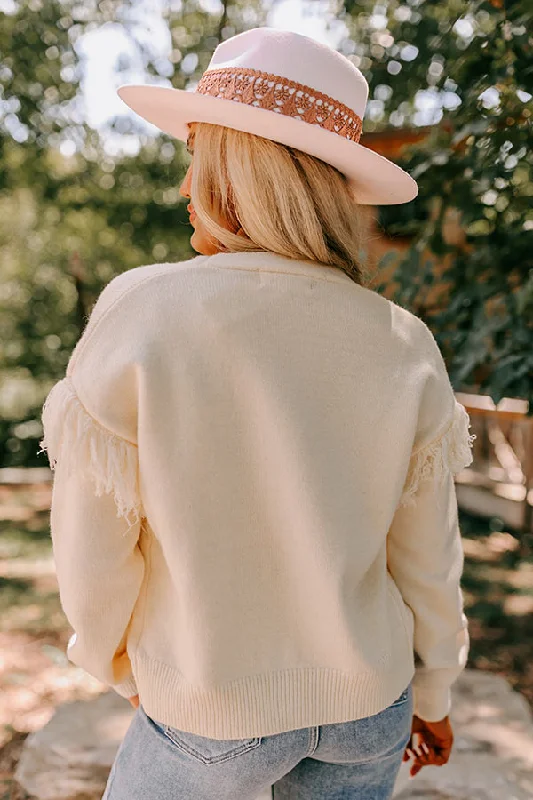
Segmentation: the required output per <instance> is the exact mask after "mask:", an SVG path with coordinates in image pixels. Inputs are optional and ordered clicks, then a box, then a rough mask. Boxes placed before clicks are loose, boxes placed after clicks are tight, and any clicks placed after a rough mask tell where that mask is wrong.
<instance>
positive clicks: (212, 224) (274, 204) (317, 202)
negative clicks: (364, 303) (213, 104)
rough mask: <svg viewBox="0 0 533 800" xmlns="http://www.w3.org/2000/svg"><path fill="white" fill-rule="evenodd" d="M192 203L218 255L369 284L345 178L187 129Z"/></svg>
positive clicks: (265, 142) (259, 144)
mask: <svg viewBox="0 0 533 800" xmlns="http://www.w3.org/2000/svg"><path fill="white" fill-rule="evenodd" d="M190 128H191V134H190V137H189V144H190V145H191V146H193V147H194V163H193V170H192V178H191V190H190V191H191V198H192V202H193V205H194V209H195V211H196V214H197V215H198V217H199V219H200V220H201V222H202V223H203V225H204V227H205V229H206V230H207V232H208V233H209V234H210V236H211V237H212V238H213V239H215V240H216V241H217V242H218V243H219V245H220V246H221V249H222V250H224V251H228V252H238V251H241V252H242V251H247V250H256V251H257V250H261V251H269V252H273V253H277V254H279V255H282V256H286V257H288V258H294V259H298V260H304V261H315V262H320V263H322V264H327V265H329V266H333V267H338V268H339V269H342V270H343V271H344V272H345V273H346V274H347V275H348V276H349V277H350V278H352V280H353V281H355V282H356V283H358V284H362V285H366V284H367V283H368V282H369V280H370V276H369V274H368V273H366V271H365V268H364V265H363V259H362V244H363V242H362V229H363V226H362V214H361V211H360V208H359V207H358V206H357V204H356V202H355V200H354V197H353V194H352V191H351V189H350V187H349V185H348V181H347V178H346V176H345V175H343V174H342V173H341V172H339V170H337V169H336V168H335V167H333V166H331V165H330V164H326V163H325V162H324V161H322V160H321V159H319V158H316V157H315V156H311V155H308V154H307V153H303V152H302V151H301V150H298V149H296V148H294V147H288V146H287V145H284V144H280V143H278V142H273V141H271V140H270V139H264V138H263V137H261V136H256V135H255V134H251V133H245V132H243V131H238V130H234V129H233V128H227V127H225V126H222V125H212V124H210V123H206V122H195V123H191V125H190Z"/></svg>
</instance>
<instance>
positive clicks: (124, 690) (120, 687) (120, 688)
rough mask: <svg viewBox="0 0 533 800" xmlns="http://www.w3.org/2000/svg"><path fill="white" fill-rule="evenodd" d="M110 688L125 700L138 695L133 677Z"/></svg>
mask: <svg viewBox="0 0 533 800" xmlns="http://www.w3.org/2000/svg"><path fill="white" fill-rule="evenodd" d="M111 688H112V689H114V690H115V692H116V693H117V694H119V695H120V696H121V697H125V698H128V697H135V695H136V694H139V690H138V689H137V684H136V683H135V678H134V677H133V675H131V676H130V677H129V678H128V680H127V681H123V682H122V683H114V684H112V686H111Z"/></svg>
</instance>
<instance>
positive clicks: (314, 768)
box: [102, 683, 413, 800]
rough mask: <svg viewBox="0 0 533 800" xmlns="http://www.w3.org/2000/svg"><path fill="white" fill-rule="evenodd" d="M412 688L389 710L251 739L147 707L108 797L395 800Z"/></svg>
mask: <svg viewBox="0 0 533 800" xmlns="http://www.w3.org/2000/svg"><path fill="white" fill-rule="evenodd" d="M412 716H413V698H412V686H411V683H409V685H408V686H407V688H406V689H404V691H403V692H402V694H401V695H400V696H399V697H398V699H397V700H395V701H394V703H392V705H390V706H389V707H388V708H386V709H384V710H383V711H380V712H379V714H374V715H372V716H370V717H363V718H362V719H358V720H354V721H351V722H339V723H332V724H329V725H317V726H314V727H311V728H300V729H298V730H292V731H287V732H284V733H277V734H274V735H272V736H257V737H255V738H247V739H224V740H220V739H210V738H207V737H205V736H198V735H197V734H196V733H187V732H185V731H180V730H178V729H176V728H172V727H170V726H168V725H164V724H161V723H159V722H156V721H155V720H153V719H151V717H149V716H147V714H146V712H145V711H144V709H143V707H142V705H140V706H139V707H138V709H137V711H136V713H135V716H134V717H133V720H132V722H131V725H130V727H129V729H128V731H127V733H126V736H125V737H124V739H123V741H122V743H121V745H120V747H119V749H118V752H117V755H116V757H115V761H114V763H113V767H112V769H111V772H110V774H109V778H108V781H107V788H106V791H105V794H104V795H103V798H102V800H256V798H257V796H258V795H259V794H261V792H264V791H265V789H267V788H268V787H270V786H271V785H273V797H274V798H275V800H390V798H391V797H392V792H393V789H394V784H395V781H396V777H397V775H398V772H399V771H400V767H401V765H402V756H403V753H404V751H405V748H406V746H407V744H408V742H409V739H410V735H411V722H412Z"/></svg>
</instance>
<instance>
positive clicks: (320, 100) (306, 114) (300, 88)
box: [195, 67, 363, 142]
mask: <svg viewBox="0 0 533 800" xmlns="http://www.w3.org/2000/svg"><path fill="white" fill-rule="evenodd" d="M195 91H196V92H199V93H200V94H209V95H212V96H213V97H219V98H222V99H224V100H235V101H236V102H238V103H246V104H247V105H250V106H256V107H257V108H264V109H267V110H268V111H275V112H277V113H278V114H283V115H284V116H286V117H295V118H296V119H302V120H303V121H304V122H308V123H311V124H312V125H319V126H320V127H321V128H324V130H326V131H332V132H333V133H338V135H339V136H343V137H344V138H345V139H349V140H351V141H353V142H358V141H359V139H360V138H361V133H362V130H363V121H362V119H361V117H359V116H358V115H357V114H356V113H355V111H352V109H351V108H348V106H345V105H344V104H343V103H340V102H339V101H338V100H334V99H333V98H332V97H329V95H327V94H323V93H322V92H317V91H315V90H314V89H312V88H311V87H310V86H305V85H304V84H302V83H297V82H296V81H290V80H288V79H287V78H284V77H282V76H281V75H271V74H270V73H268V72H261V71H260V70H256V69H246V68H244V67H242V68H239V67H231V68H224V69H215V70H210V71H208V72H205V73H204V74H203V76H202V78H201V79H200V81H199V83H198V86H197V87H196V90H195Z"/></svg>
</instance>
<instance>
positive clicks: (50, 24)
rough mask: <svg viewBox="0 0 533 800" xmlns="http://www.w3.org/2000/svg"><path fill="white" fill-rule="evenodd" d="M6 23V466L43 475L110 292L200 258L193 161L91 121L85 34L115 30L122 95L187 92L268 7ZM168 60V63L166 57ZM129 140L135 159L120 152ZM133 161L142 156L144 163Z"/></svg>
mask: <svg viewBox="0 0 533 800" xmlns="http://www.w3.org/2000/svg"><path fill="white" fill-rule="evenodd" d="M5 7H7V8H8V10H7V11H4V12H3V13H2V15H1V22H0V64H1V66H0V275H1V286H0V375H1V379H0V465H2V466H17V465H27V466H36V465H40V466H43V465H45V464H46V463H47V462H46V458H45V456H44V455H43V454H41V455H39V456H38V455H37V450H38V440H39V438H40V436H41V435H42V429H41V424H40V412H41V408H42V402H43V400H44V396H45V395H46V393H47V391H48V390H49V388H50V387H51V385H52V384H53V383H54V382H55V381H56V380H58V379H59V378H60V377H62V376H63V374H64V370H65V367H66V363H67V361H68V357H69V355H70V353H71V351H72V349H73V347H74V345H75V344H76V341H77V340H78V338H79V336H80V334H81V331H82V329H83V327H84V325H85V322H86V319H87V316H88V314H89V312H90V309H91V306H92V304H93V302H94V300H95V298H96V296H97V295H98V293H99V291H100V290H101V289H102V288H103V286H104V285H105V284H106V283H108V282H109V280H111V279H112V278H113V277H114V275H116V274H118V273H119V272H122V271H124V270H126V269H130V268H132V267H136V266H139V265H141V264H149V263H153V262H160V261H172V260H180V259H183V258H185V257H188V256H191V255H194V252H193V251H192V249H191V247H190V244H189V238H190V234H191V229H190V228H189V225H188V216H187V213H186V210H185V203H183V202H180V200H181V201H183V198H180V196H179V193H178V187H179V184H180V182H181V180H182V178H183V175H184V172H185V169H186V166H187V164H188V161H189V159H188V156H187V155H186V153H185V148H184V147H182V145H181V144H180V143H179V142H177V141H175V140H172V139H171V138H170V137H167V136H164V135H160V136H157V137H154V136H153V134H152V133H151V132H148V131H147V126H146V125H144V124H143V123H142V122H137V121H134V120H133V118H132V116H130V115H129V113H127V109H126V108H125V111H124V115H121V116H118V117H116V118H115V119H112V120H110V122H109V124H108V125H107V127H106V128H104V129H102V130H95V129H93V128H91V127H90V126H89V125H88V124H87V122H86V121H85V118H84V109H83V107H82V105H81V99H82V98H81V95H80V92H79V89H80V83H81V81H82V80H83V77H84V51H83V47H81V46H80V45H81V44H82V43H83V37H84V34H88V33H92V32H94V31H98V30H102V29H103V28H104V26H106V25H107V26H115V28H117V29H120V33H121V34H122V35H123V36H125V37H127V39H128V42H129V44H130V47H129V48H128V53H129V55H122V56H120V57H119V58H118V60H117V63H116V69H115V72H116V78H115V79H116V85H117V86H119V85H120V84H121V83H124V82H127V81H128V80H130V79H131V75H132V74H133V75H134V80H138V75H139V72H141V73H142V74H143V75H144V76H145V77H144V78H143V79H145V80H147V81H150V82H156V83H161V84H164V85H173V86H175V87H177V88H186V87H187V86H188V85H189V84H190V83H193V82H194V81H195V80H196V79H197V78H198V77H199V75H200V74H201V73H202V72H203V70H204V69H205V67H206V66H207V63H208V61H209V59H210V57H211V54H212V51H213V49H214V47H216V45H217V43H218V41H220V40H221V38H227V37H229V36H232V35H234V34H235V33H238V32H239V31H241V30H243V29H245V28H248V27H253V26H255V25H261V24H263V22H264V16H263V10H262V6H261V2H260V0H254V2H244V0H242V2H234V3H232V4H231V6H230V7H228V5H227V2H225V3H221V4H220V9H219V10H218V11H216V13H215V12H209V11H207V10H206V9H205V7H204V4H203V3H202V2H201V0H183V2H181V1H180V2H178V1H177V0H165V2H163V0H162V2H161V4H160V10H161V19H160V20H158V21H159V22H161V23H162V25H163V28H164V30H165V31H166V46H164V47H162V46H161V33H160V32H159V36H156V35H155V34H154V32H153V30H152V28H151V22H152V23H153V21H154V17H157V9H155V8H154V5H153V4H152V3H150V2H149V0H138V1H137V2H130V3H125V2H123V0H102V1H101V2H95V0H88V1H87V2H84V3H79V2H75V1H74V0H42V1H41V0H13V2H12V4H11V5H10V6H9V5H8V4H6V5H5ZM162 51H164V54H163V55H162V54H161V53H162ZM123 141H126V142H127V143H128V144H129V145H130V146H131V149H132V150H133V151H134V155H133V156H132V155H129V154H128V151H127V150H126V151H124V148H122V149H121V147H120V146H117V143H119V144H120V143H121V142H123ZM135 151H137V152H135Z"/></svg>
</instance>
